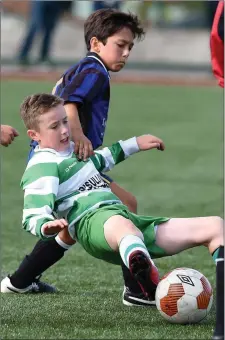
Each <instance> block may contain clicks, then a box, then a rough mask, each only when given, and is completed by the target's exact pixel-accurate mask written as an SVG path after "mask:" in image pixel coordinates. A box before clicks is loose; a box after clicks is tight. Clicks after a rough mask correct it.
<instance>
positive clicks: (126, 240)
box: [119, 235, 150, 268]
mask: <svg viewBox="0 0 225 340" xmlns="http://www.w3.org/2000/svg"><path fill="white" fill-rule="evenodd" d="M135 244H136V246H135ZM132 245H134V246H133V247H132ZM139 245H140V246H139ZM128 247H131V249H130V250H129V252H128V253H127V254H126V252H127V249H128ZM137 250H140V251H142V252H143V253H144V254H146V256H147V257H148V258H149V259H150V255H149V253H148V250H147V248H146V246H145V244H144V242H143V241H142V239H141V238H140V237H138V236H135V235H127V236H125V237H123V238H122V240H121V241H120V244H119V252H120V256H121V258H122V260H123V262H124V264H125V265H126V266H127V267H128V268H129V257H130V255H131V253H133V252H134V251H137Z"/></svg>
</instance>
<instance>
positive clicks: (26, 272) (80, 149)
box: [9, 9, 155, 305]
mask: <svg viewBox="0 0 225 340" xmlns="http://www.w3.org/2000/svg"><path fill="white" fill-rule="evenodd" d="M84 35H85V43H86V47H87V51H88V53H87V55H86V57H85V58H84V59H82V60H81V61H80V62H79V63H77V64H75V65H73V66H71V67H70V68H69V69H68V70H67V71H66V72H65V73H64V74H63V75H62V77H61V78H60V79H59V81H58V82H57V83H56V85H55V87H54V89H53V91H52V92H53V94H55V95H57V96H59V97H61V98H62V99H63V100H64V103H65V109H66V113H67V116H68V119H69V124H70V129H71V135H72V140H73V141H74V142H75V153H76V154H78V156H79V158H80V159H83V160H86V159H87V158H88V157H89V156H91V155H92V154H93V150H95V149H97V148H98V147H99V146H101V145H102V143H103V138H104V134H105V128H106V122H107V118H108V109H109V100H110V75H109V71H112V72H119V71H120V70H121V69H122V68H123V67H124V65H125V64H126V62H127V59H128V57H129V55H130V52H131V50H132V48H133V45H134V40H135V39H138V40H140V39H141V38H142V37H143V36H144V31H143V28H142V27H141V25H140V22H139V20H138V18H137V16H135V15H132V14H127V13H123V12H120V11H117V10H113V9H103V10H98V11H96V12H94V13H92V14H91V15H90V16H89V17H88V19H87V20H86V22H85V25H84ZM36 145H37V142H35V141H33V142H31V151H30V155H29V158H30V157H32V154H33V149H34V147H35V146H36ZM102 177H103V178H104V180H105V182H106V183H107V185H109V186H110V188H111V190H112V191H113V193H114V194H115V195H116V196H118V197H119V198H120V200H121V201H122V202H123V203H124V204H125V205H126V206H127V207H128V208H129V210H130V211H131V212H134V213H136V212H137V202H136V199H135V197H133V195H132V194H130V193H128V192H127V191H125V190H124V189H123V188H121V187H120V186H119V185H118V184H116V183H115V182H114V181H113V180H112V179H111V178H109V177H108V176H106V175H105V174H102ZM66 250H67V248H66V247H65V248H64V247H63V245H62V244H58V243H57V241H56V240H51V241H48V242H46V241H43V240H39V241H38V242H37V244H36V246H35V247H34V249H33V251H32V252H31V254H30V255H28V256H26V257H25V258H24V260H23V261H22V263H21V265H20V267H19V268H18V270H17V271H16V272H15V273H14V274H13V275H11V276H10V278H9V282H10V283H9V284H11V285H12V287H10V289H11V290H13V289H14V288H16V289H17V292H19V291H18V289H21V292H24V291H27V287H31V284H32V282H34V283H35V285H34V286H35V287H36V288H37V290H39V291H42V292H45V291H50V292H54V291H55V289H54V287H51V286H49V285H46V284H44V283H43V282H40V281H37V280H36V279H35V278H36V277H37V276H38V275H40V274H41V273H43V272H44V271H45V270H46V269H47V268H49V267H50V266H52V265H53V264H54V263H56V262H57V261H59V260H60V259H61V258H62V257H63V255H64V252H65V251H66ZM121 265H122V270H123V276H124V281H125V289H124V293H123V303H124V304H126V305H134V304H135V305H154V304H155V302H154V294H153V295H152V298H151V299H149V298H146V297H145V296H144V295H143V293H142V291H141V289H140V287H139V285H138V284H137V282H136V281H135V280H134V279H133V278H132V276H131V274H130V272H129V270H128V269H127V268H126V266H124V265H123V264H121ZM14 290H15V289H14Z"/></svg>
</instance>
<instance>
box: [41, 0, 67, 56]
mask: <svg viewBox="0 0 225 340" xmlns="http://www.w3.org/2000/svg"><path fill="white" fill-rule="evenodd" d="M63 10H64V8H63V7H62V6H61V1H45V5H44V10H43V27H42V30H43V40H42V45H41V50H40V56H39V62H49V63H52V62H51V60H50V58H49V53H50V48H51V42H52V37H53V33H54V30H55V27H56V25H57V23H58V20H59V18H60V14H61V13H62V12H63Z"/></svg>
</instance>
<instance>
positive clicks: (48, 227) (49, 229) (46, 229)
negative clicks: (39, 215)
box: [41, 218, 68, 235]
mask: <svg viewBox="0 0 225 340" xmlns="http://www.w3.org/2000/svg"><path fill="white" fill-rule="evenodd" d="M65 227H68V222H67V221H66V220H65V219H64V218H61V219H60V220H54V221H49V222H47V223H45V224H44V225H43V226H42V228H41V231H42V233H43V235H54V234H57V233H59V232H60V231H61V230H62V229H64V228H65Z"/></svg>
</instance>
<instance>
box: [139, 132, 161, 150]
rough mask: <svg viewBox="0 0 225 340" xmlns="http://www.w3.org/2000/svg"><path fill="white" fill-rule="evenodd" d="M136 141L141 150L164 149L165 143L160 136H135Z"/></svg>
mask: <svg viewBox="0 0 225 340" xmlns="http://www.w3.org/2000/svg"><path fill="white" fill-rule="evenodd" d="M137 143H138V146H139V149H140V150H141V151H145V150H151V149H158V150H161V151H163V150H164V149H165V145H164V143H163V141H162V140H161V139H160V138H158V137H155V136H152V135H143V136H140V137H137Z"/></svg>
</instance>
